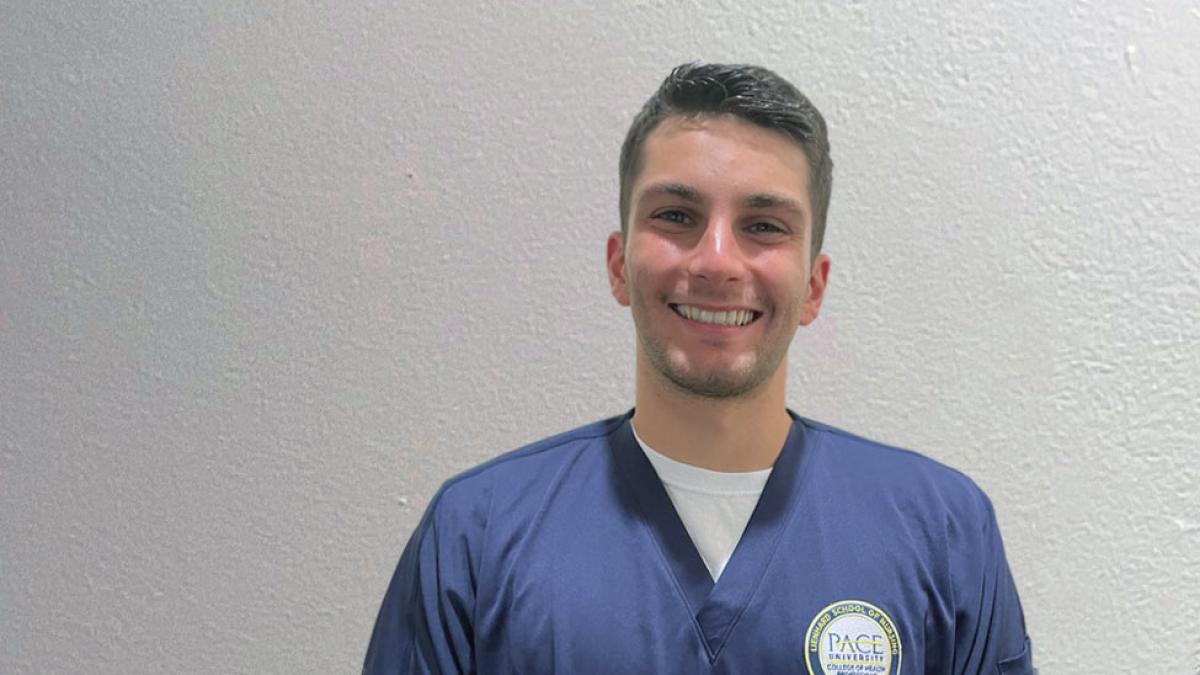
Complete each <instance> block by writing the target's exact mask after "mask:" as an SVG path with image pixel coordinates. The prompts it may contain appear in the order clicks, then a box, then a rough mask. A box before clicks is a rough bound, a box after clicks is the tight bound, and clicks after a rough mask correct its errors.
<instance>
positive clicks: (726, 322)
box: [672, 305, 755, 326]
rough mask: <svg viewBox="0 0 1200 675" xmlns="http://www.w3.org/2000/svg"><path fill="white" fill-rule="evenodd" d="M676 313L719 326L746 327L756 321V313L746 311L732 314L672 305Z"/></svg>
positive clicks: (735, 311)
mask: <svg viewBox="0 0 1200 675" xmlns="http://www.w3.org/2000/svg"><path fill="white" fill-rule="evenodd" d="M672 306H673V307H674V308H675V311H676V312H678V313H679V315H680V316H683V317H686V318H688V319H691V320H692V321H699V322H701V323H711V324H716V325H718V326H745V325H746V324H748V323H750V322H751V321H753V320H754V318H755V314H754V312H750V311H746V310H741V309H738V310H734V311H732V312H710V311H708V310H704V309H697V308H695V307H690V306H688V305H672Z"/></svg>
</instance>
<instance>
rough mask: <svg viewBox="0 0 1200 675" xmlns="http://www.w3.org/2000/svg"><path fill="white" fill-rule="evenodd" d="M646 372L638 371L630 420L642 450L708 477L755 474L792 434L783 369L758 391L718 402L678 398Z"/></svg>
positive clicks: (663, 381)
mask: <svg viewBox="0 0 1200 675" xmlns="http://www.w3.org/2000/svg"><path fill="white" fill-rule="evenodd" d="M639 361H641V359H640V355H639ZM643 365H644V364H641V363H639V366H643ZM647 370H648V369H647V368H645V367H639V368H638V372H637V394H636V410H635V412H634V415H633V424H634V428H636V429H637V433H638V436H639V437H641V439H642V440H643V441H645V442H646V444H647V445H649V446H650V447H652V448H654V449H655V450H656V451H657V452H659V453H662V454H663V455H666V456H667V457H670V458H671V459H674V460H676V461H679V462H683V463H685V464H691V465H693V466H699V467H702V468H705V469H711V470H713V471H729V472H735V471H758V470H760V469H766V468H769V467H771V466H772V465H773V464H774V463H775V459H776V458H777V457H778V456H779V451H780V450H781V449H782V448H783V443H784V441H786V440H787V435H788V432H789V431H790V430H791V428H792V418H791V417H790V416H789V415H788V413H787V404H786V402H785V400H784V399H785V396H784V394H785V384H786V381H787V372H786V371H787V369H786V367H785V365H783V364H781V365H780V367H779V369H778V370H777V371H776V372H775V374H774V375H772V376H771V379H770V380H769V381H767V382H765V383H763V385H762V386H761V387H759V388H758V389H756V390H754V391H752V392H748V393H746V394H744V395H742V396H737V397H733V398H724V399H720V398H704V397H699V396H695V395H693V394H689V393H686V392H682V391H680V390H679V389H678V388H677V387H676V386H675V385H674V384H672V383H670V382H668V381H666V379H665V378H663V377H662V376H661V375H660V374H659V373H658V372H647ZM649 370H653V369H652V368H651V369H649Z"/></svg>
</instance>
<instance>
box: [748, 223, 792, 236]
mask: <svg viewBox="0 0 1200 675" xmlns="http://www.w3.org/2000/svg"><path fill="white" fill-rule="evenodd" d="M746 229H747V230H749V231H750V232H752V233H754V234H787V230H785V229H783V228H782V227H780V226H778V225H776V224H775V223H769V222H767V221H765V220H760V221H758V222H756V223H753V224H752V225H750V227H748V228H746Z"/></svg>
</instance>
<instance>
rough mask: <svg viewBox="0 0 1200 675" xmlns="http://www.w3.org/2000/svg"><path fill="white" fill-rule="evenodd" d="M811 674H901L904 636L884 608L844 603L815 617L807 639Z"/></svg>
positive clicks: (853, 601) (824, 610)
mask: <svg viewBox="0 0 1200 675" xmlns="http://www.w3.org/2000/svg"><path fill="white" fill-rule="evenodd" d="M804 642H805V648H806V652H807V661H808V672H809V675H863V674H864V673H871V674H873V675H900V634H899V633H897V632H896V624H895V623H893V622H892V619H891V617H889V616H888V615H887V614H886V613H884V611H883V610H882V609H879V608H878V607H876V606H875V605H872V604H870V603H868V602H863V601H861V600H842V601H841V602H835V603H833V604H832V605H829V606H828V607H826V608H825V609H823V610H821V611H820V612H818V613H817V615H816V616H815V617H813V620H812V623H810V624H809V625H808V633H807V634H806V635H805V636H804Z"/></svg>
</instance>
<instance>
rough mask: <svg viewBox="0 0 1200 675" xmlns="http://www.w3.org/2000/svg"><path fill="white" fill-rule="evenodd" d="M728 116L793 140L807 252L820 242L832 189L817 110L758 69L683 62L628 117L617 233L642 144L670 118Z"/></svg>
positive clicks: (826, 145)
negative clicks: (807, 200) (800, 165)
mask: <svg viewBox="0 0 1200 675" xmlns="http://www.w3.org/2000/svg"><path fill="white" fill-rule="evenodd" d="M706 115H733V116H734V117H737V118H739V119H742V120H745V121H747V122H750V123H751V124H755V125H757V126H760V127H763V128H764V129H770V130H773V131H778V132H781V133H783V134H784V135H786V136H787V137H788V138H790V139H792V140H793V141H795V142H796V144H797V145H799V146H800V148H801V149H802V150H804V156H805V157H806V158H807V159H808V166H809V179H808V190H809V194H810V197H811V200H812V206H813V214H812V216H813V223H812V254H813V255H814V256H816V254H817V253H818V252H819V251H820V250H821V243H822V242H823V241H824V239H825V214H826V213H827V212H828V210H829V194H830V190H831V188H832V187H833V160H832V159H831V158H830V156H829V132H828V130H827V129H826V127H825V119H824V118H823V117H821V112H820V111H819V110H817V108H816V106H814V105H813V104H812V102H811V101H809V100H808V98H807V97H805V96H804V94H802V93H800V91H799V90H798V89H796V87H794V86H792V84H791V83H790V82H788V81H787V80H785V79H783V78H782V77H780V76H779V75H777V74H775V73H774V72H772V71H770V70H768V69H766V68H762V67H759V66H750V65H729V64H720V63H707V64H706V63H685V64H683V65H681V66H678V67H676V68H675V69H674V70H672V71H671V74H670V75H668V76H667V79H665V80H663V83H662V84H661V85H659V87H658V91H656V92H654V95H653V96H651V97H650V100H648V101H646V105H644V106H642V110H641V112H639V113H638V114H637V117H635V118H634V119H633V124H631V125H630V126H629V132H628V133H627V134H626V135H625V142H624V143H623V144H622V145H621V163H620V181H621V201H620V210H621V232H622V233H625V232H626V231H627V229H628V222H629V207H630V204H629V200H630V197H631V195H630V190H631V189H632V188H633V182H634V180H635V179H636V178H637V175H638V173H639V172H640V171H641V168H642V145H644V144H645V142H646V138H647V137H648V136H649V135H650V133H651V132H652V131H654V129H655V128H656V127H658V125H659V124H660V123H661V122H662V121H663V120H665V119H667V118H669V117H674V116H684V117H702V116H706Z"/></svg>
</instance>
